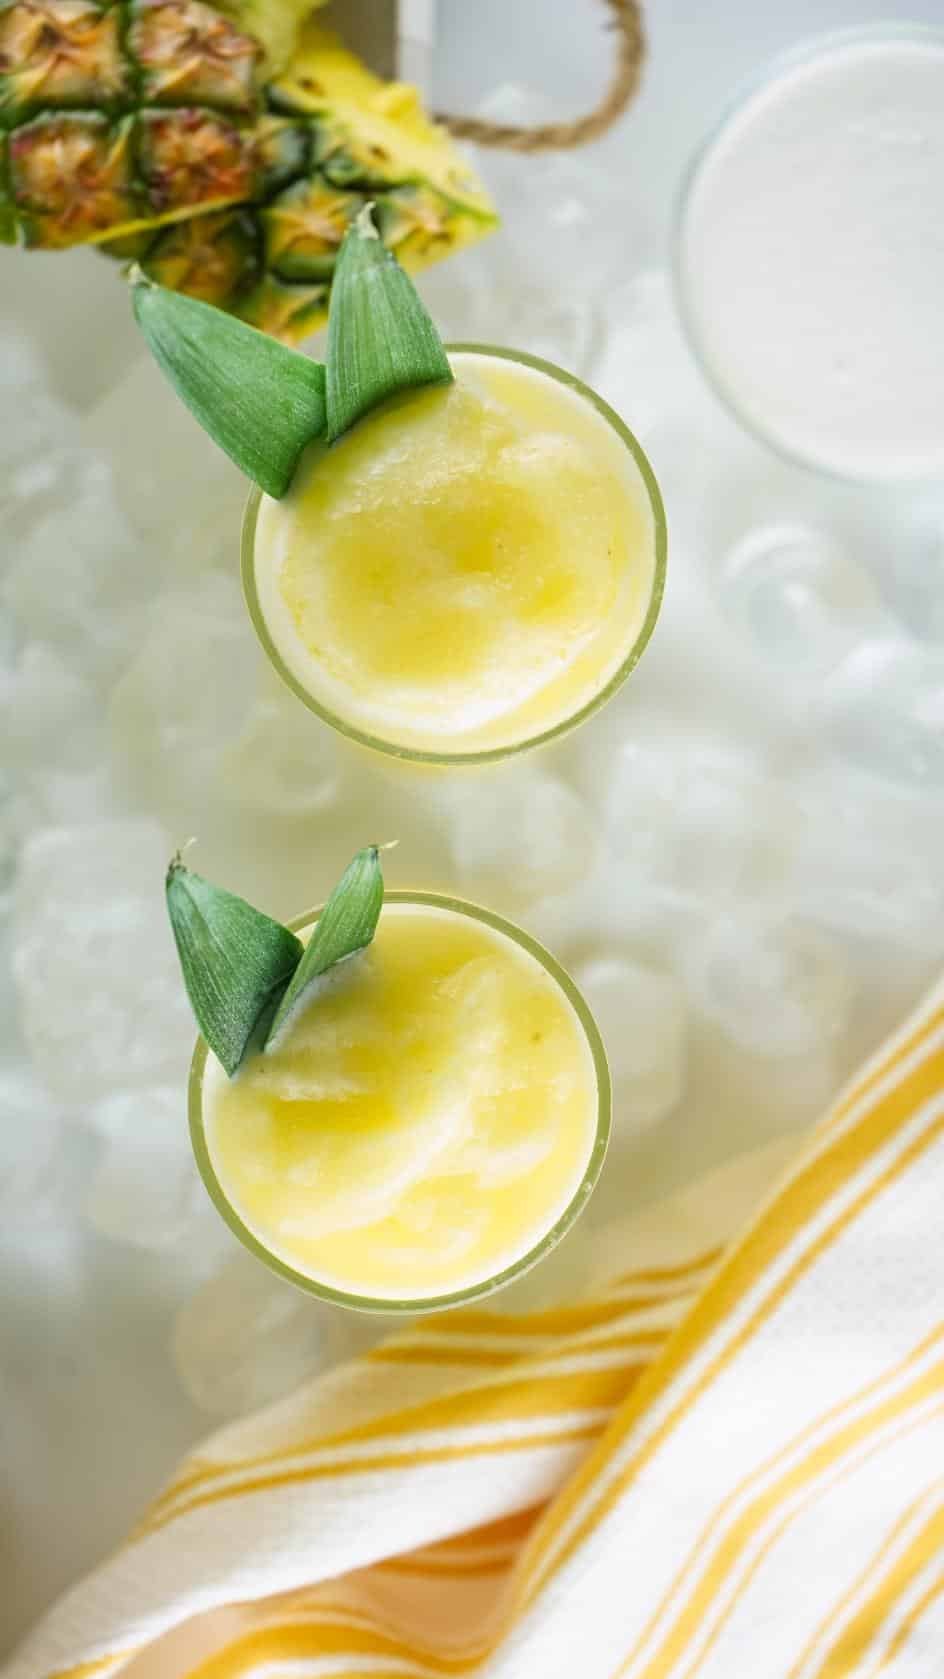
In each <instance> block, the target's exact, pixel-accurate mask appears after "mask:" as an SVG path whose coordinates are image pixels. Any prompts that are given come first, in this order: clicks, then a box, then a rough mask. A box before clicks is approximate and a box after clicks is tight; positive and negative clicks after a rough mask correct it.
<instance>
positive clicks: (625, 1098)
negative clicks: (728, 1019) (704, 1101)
mask: <svg viewBox="0 0 944 1679" xmlns="http://www.w3.org/2000/svg"><path fill="white" fill-rule="evenodd" d="M574 977H575V979H576V981H577V984H578V986H579V987H580V990H581V991H582V992H583V995H584V997H585V998H586V1000H587V1002H588V1003H589V1005H590V1009H591V1012H592V1013H593V1016H594V1019H595V1020H596V1023H597V1025H598V1027H599V1028H600V1032H601V1035H602V1037H603V1042H604V1045H605V1047H606V1053H607V1059H608V1061H609V1063H610V1072H611V1075H612V1079H613V1116H614V1130H615V1134H616V1135H618V1134H619V1133H620V1131H623V1130H627V1131H632V1130H636V1129H639V1128H641V1127H643V1126H646V1125H650V1124H654V1123H655V1122H656V1121H657V1120H659V1119H662V1118H663V1117H664V1116H665V1115H666V1114H667V1113H670V1112H671V1111H672V1109H673V1108H674V1107H676V1106H677V1104H678V1103H679V1101H680V1100H681V1097H682V1093H683V1090H684V1086H685V1058H686V1038H687V1027H688V1009H687V1006H686V1001H685V993H684V990H683V988H682V986H681V985H680V984H679V982H678V980H677V979H676V978H675V977H674V975H672V974H670V973H665V972H661V973H660V972H659V971H657V970H656V969H654V968H647V967H644V966H642V965H641V964H640V963H637V962H633V961H630V960H628V959H627V958H626V957H623V956H599V957H595V958H594V959H593V960H592V961H589V962H586V963H585V964H583V966H581V967H580V968H578V969H577V971H576V973H575V975H574Z"/></svg>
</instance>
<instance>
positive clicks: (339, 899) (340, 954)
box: [265, 845, 384, 1049]
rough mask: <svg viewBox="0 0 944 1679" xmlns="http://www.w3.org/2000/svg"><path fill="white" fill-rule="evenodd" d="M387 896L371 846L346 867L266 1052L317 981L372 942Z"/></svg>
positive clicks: (281, 1007)
mask: <svg viewBox="0 0 944 1679" xmlns="http://www.w3.org/2000/svg"><path fill="white" fill-rule="evenodd" d="M383 895H384V883H383V872H382V870H381V867H380V855H379V849H378V847H377V846H376V845H371V846H368V847H367V849H366V850H364V851H359V852H358V853H357V856H356V857H355V858H354V860H353V862H351V863H350V864H349V865H348V867H347V869H346V870H345V872H344V874H343V875H342V876H341V879H340V880H339V881H338V884H337V886H336V887H335V889H334V891H333V892H332V894H331V896H330V898H329V899H328V902H327V903H326V904H325V907H324V909H323V910H322V912H321V914H320V915H319V917H318V920H317V922H316V923H315V929H314V932H313V933H312V935H311V938H310V939H309V940H308V943H307V945H306V946H305V953H304V955H303V956H302V959H301V961H300V962H299V964H298V966H297V968H296V969H295V972H294V974H293V975H292V978H291V981H290V983H289V985H288V988H287V990H286V991H285V992H284V994H283V996H282V1000H281V1002H280V1003H279V1006H278V1009H277V1011H276V1014H275V1018H274V1019H273V1021H272V1024H271V1026H270V1027H269V1034H268V1037H267V1038H266V1042H265V1047H266V1049H269V1048H271V1046H272V1045H273V1043H274V1042H275V1040H276V1039H277V1038H278V1037H280V1036H281V1034H282V1031H283V1029H284V1027H285V1025H286V1023H287V1022H288V1020H289V1019H290V1018H291V1017H292V1016H293V1015H294V1014H295V1013H296V1011H297V1010H298V1009H299V1008H301V1007H303V1006H304V1004H305V1003H306V1002H307V1001H308V998H309V995H310V992H311V988H312V986H313V985H314V983H315V981H316V980H318V979H320V978H321V976H322V974H325V973H327V971H328V969H329V968H333V967H334V965H335V963H336V962H343V961H345V960H346V959H347V957H348V956H354V955H356V954H357V952H358V951H359V950H363V949H364V948H365V946H367V945H369V944H370V941H371V939H372V938H373V936H374V934H375V933H376V931H377V923H378V921H379V920H380V911H381V908H382V906H383Z"/></svg>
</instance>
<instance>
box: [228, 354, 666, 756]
mask: <svg viewBox="0 0 944 1679" xmlns="http://www.w3.org/2000/svg"><path fill="white" fill-rule="evenodd" d="M446 350H447V351H448V352H449V353H450V354H456V355H479V356H493V357H495V359H496V360H499V361H512V362H517V363H520V364H521V365H522V366H524V367H530V368H533V369H535V371H536V372H538V373H544V374H546V375H547V376H548V377H549V378H551V379H554V380H555V381H556V382H557V383H558V384H562V385H566V386H567V387H568V389H570V390H572V391H575V392H576V393H577V395H578V396H581V397H583V398H584V399H585V401H587V402H589V403H590V405H591V407H592V408H594V409H595V410H596V412H597V413H598V414H599V415H600V417H601V419H604V420H606V422H607V424H608V425H609V426H610V428H611V430H612V431H614V432H615V433H616V435H617V437H618V438H619V440H620V442H621V443H623V444H624V446H625V447H626V448H627V450H628V451H629V454H630V455H631V456H632V458H633V462H634V464H635V466H636V469H637V471H638V472H639V475H640V477H641V479H642V482H643V488H644V490H645V493H646V499H647V501H648V503H649V508H650V511H651V514H652V521H653V536H654V544H653V547H654V564H653V576H652V587H651V589H650V592H649V601H648V605H647V608H646V615H645V618H644V619H643V622H642V625H641V627H640V629H639V633H638V635H637V636H636V638H635V640H634V642H633V644H632V646H631V647H630V649H629V650H628V652H627V654H626V657H625V658H624V659H623V660H622V661H621V663H620V665H619V667H618V668H617V669H616V670H615V671H614V672H613V674H612V676H610V677H609V678H608V680H607V681H606V682H605V683H604V685H603V687H602V688H601V689H600V690H599V691H598V693H596V694H594V695H593V696H592V697H591V698H590V699H589V700H587V701H586V702H585V703H584V704H583V705H582V706H580V707H579V709H578V710H577V711H574V712H572V713H571V714H570V716H568V717H564V718H562V719H561V720H560V722H558V723H555V724H554V725H553V726H552V727H551V728H547V729H541V730H539V731H538V733H537V734H534V735H528V736H526V737H525V738H524V739H523V740H516V741H512V742H511V743H510V744H509V745H506V746H489V747H485V748H481V749H478V750H470V751H458V752H450V751H449V750H447V749H443V750H442V751H434V750H432V749H430V748H426V747H423V748H420V747H412V746H405V745H402V744H398V743H397V742H396V741H392V740H385V739H384V738H383V737H382V736H380V735H375V734H372V733H371V731H370V730H369V729H364V728H361V727H359V726H358V725H357V724H354V723H350V722H348V721H346V720H345V719H344V718H343V717H341V716H340V715H339V714H338V713H337V712H335V711H332V709H331V707H330V706H328V705H325V704H324V703H323V702H322V701H321V700H319V699H316V698H315V696H314V695H313V694H312V693H310V691H309V690H308V689H307V688H306V687H305V684H304V683H303V682H302V681H300V679H299V678H298V677H297V676H296V675H295V674H294V672H293V671H291V670H290V669H289V667H288V665H287V664H286V662H285V660H284V659H283V657H282V655H281V653H280V652H279V650H278V648H277V647H276V645H275V642H274V641H273V639H272V636H271V635H270V633H269V627H268V625H267V623H266V621H265V615H264V613H263V611H262V607H261V604H260V602H259V595H258V590H257V588H256V574H255V535H256V523H257V520H258V516H259V508H260V506H261V505H262V497H263V491H262V490H261V489H260V488H259V487H258V485H253V487H252V489H251V490H250V492H249V497H248V500H247V502H246V506H245V510H244V513H243V522H242V533H241V539H240V569H241V573H242V587H243V596H244V598H245V602H246V606H247V609H248V611H249V616H250V618H251V620H252V625H253V629H254V630H255V632H256V635H257V636H258V638H259V641H260V643H261V644H262V648H263V650H264V652H265V654H266V657H267V658H268V660H269V662H270V664H271V665H272V666H273V668H274V670H275V671H276V674H277V675H278V676H279V677H280V678H281V680H282V681H283V682H284V683H285V684H286V686H287V687H288V688H290V689H291V691H292V693H293V694H294V695H295V696H296V698H297V699H300V700H301V701H302V703H303V705H306V706H307V707H308V710H309V711H313V712H314V713H315V715H316V716H317V717H320V718H321V720H322V722H323V723H327V724H328V725H329V726H330V727H331V728H332V729H335V730H336V731H337V732H338V734H341V735H344V736H345V737H346V738H347V739H348V740H353V741H355V742H356V743H357V744H358V745H359V746H366V747H369V748H370V749H371V750H372V751H374V752H383V753H385V754H386V755H387V756H388V757H393V758H400V759H403V760H405V761H406V762H408V763H414V764H440V765H450V766H451V765H462V764H488V763H497V762H498V761H499V760H501V759H504V758H510V757H513V756H514V755H515V754H516V753H519V752H529V751H531V750H532V748H534V747H538V746H545V745H547V744H548V743H549V742H550V741H552V740H558V739H559V738H560V737H561V736H562V735H564V734H568V733H569V732H570V730H571V729H576V728H578V727H579V726H580V724H581V723H584V722H586V721H587V719H588V718H589V717H592V716H593V714H594V713H595V712H597V711H599V710H600V709H601V707H602V706H604V705H606V703H607V701H608V700H611V699H612V698H613V696H614V694H615V693H617V691H618V690H619V689H620V688H621V687H622V685H623V683H624V682H625V681H626V678H627V677H628V676H629V675H630V673H631V671H633V670H634V669H635V667H636V665H637V664H638V663H639V660H640V659H641V658H642V655H643V653H644V652H645V650H646V647H647V645H648V642H649V640H650V637H651V635H652V632H653V630H654V629H655V626H656V620H657V619H658V616H659V611H660V608H661V606H662V597H663V594H664V593H665V576H666V565H667V554H668V529H667V524H666V516H665V506H664V503H663V500H662V493H661V491H660V489H659V485H658V482H657V480H656V476H655V473H654V472H653V470H652V467H651V465H650V462H649V459H648V456H647V455H646V452H645V450H644V449H643V447H642V444H641V443H640V442H639V439H638V438H637V437H636V436H635V435H634V433H633V432H631V431H630V429H629V427H628V426H627V425H626V423H625V421H624V420H622V419H621V418H620V416H619V414H617V412H616V410H615V409H614V408H612V407H611V406H610V404H609V403H608V402H606V401H605V400H604V398H603V397H601V396H599V395H598V393H597V392H596V391H595V390H593V388H592V387H591V386H590V385H587V384H585V383H584V381H583V380H582V379H578V377H577V375H576V374H575V373H568V372H567V370H566V368H562V367H558V366H557V365H556V364H555V363H554V362H550V361H545V360H543V359H542V358H541V357H540V356H532V355H528V354H527V353H526V352H525V351H524V350H513V349H507V348H505V347H504V346H503V345H498V344H469V343H456V344H447V345H446Z"/></svg>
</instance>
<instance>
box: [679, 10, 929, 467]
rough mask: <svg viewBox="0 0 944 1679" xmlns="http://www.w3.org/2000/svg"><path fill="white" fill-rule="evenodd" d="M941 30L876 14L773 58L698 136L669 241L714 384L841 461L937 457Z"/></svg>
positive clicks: (815, 454)
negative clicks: (890, 21) (859, 25)
mask: <svg viewBox="0 0 944 1679" xmlns="http://www.w3.org/2000/svg"><path fill="white" fill-rule="evenodd" d="M942 208H944V36H942V35H938V34H936V33H935V32H933V31H922V30H920V29H918V28H917V27H916V28H914V29H907V28H906V29H902V30H900V31H896V30H894V29H893V28H891V27H889V28H887V29H881V30H876V31H863V32H862V33H861V34H858V35H849V36H846V37H843V36H837V37H834V38H833V39H832V40H831V41H830V40H826V41H824V42H823V43H820V44H817V43H814V44H813V46H812V47H811V48H810V49H809V50H807V51H805V52H804V53H802V54H796V55H793V56H792V57H791V58H790V59H788V60H785V61H784V62H783V65H782V66H781V68H780V69H779V71H777V72H776V73H775V74H773V75H772V76H770V77H769V78H768V79H767V80H766V81H765V82H764V83H763V85H761V86H758V87H756V88H755V89H754V91H753V92H751V93H750V94H749V95H748V96H747V97H746V98H745V99H744V100H743V102H742V103H740V104H739V105H738V107H737V108H736V110H735V111H734V112H733V113H732V114H731V115H730V116H729V117H728V119H727V120H726V121H725V122H724V123H723V125H722V126H721V128H720V129H719V130H718V132H717V134H716V135H715V136H714V137H713V138H712V139H711V140H710V141H709V143H708V145H707V147H706V148H705V151H704V153H703V155H702V157H701V158H700V160H699V162H698V164H697V166H696V169H695V171H694V174H693V176H692V179H691V183H690V185H689V189H688V193H687V196H686V200H685V204H684V207H683V213H682V219H681V226H680V231H679V242H678V253H677V255H678V281H679V290H680V298H681V304H682V311H683V315H684V317H685V320H686V323H687V326H688V329H689V331H690V333H691V336H692V339H693V341H694V344H695V346H696V348H697V350H698V352H699V354H700V356H701V357H702V359H703V361H704V363H705V366H706V368H707V371H708V372H709V374H710V376H711V377H712V379H713V380H714V382H715V383H716V385H717V387H718V389H719V391H720V392H721V394H722V395H723V396H724V397H725V398H726V400H727V401H728V402H729V403H730V405H731V406H732V407H733V408H734V409H735V410H736V411H737V413H738V414H739V415H740V416H741V418H742V419H743V420H745V421H746V422H747V423H748V424H749V425H751V426H752V427H754V428H755V429H756V430H758V431H759V432H761V433H763V434H764V435H765V436H766V437H767V439H768V440H769V441H771V442H773V443H775V444H776V445H778V446H779V447H780V448H782V449H784V450H786V451H787V452H788V453H790V454H792V455H794V456H797V457H798V458H800V459H802V460H804V461H806V462H809V463H811V464H816V465H818V466H820V467H823V468H826V469H827V470H829V471H831V472H835V473H838V474H840V475H843V476H847V477H852V478H862V479H885V480H907V479H912V480H913V479H920V478H928V477H934V476H937V475H939V474H940V473H942V472H944V218H942Z"/></svg>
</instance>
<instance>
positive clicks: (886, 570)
mask: <svg viewBox="0 0 944 1679" xmlns="http://www.w3.org/2000/svg"><path fill="white" fill-rule="evenodd" d="M879 575H880V581H881V584H882V589H883V593H884V595H885V598H886V600H887V601H888V604H889V606H890V607H891V609H892V611H893V612H894V613H895V614H896V615H897V617H898V618H899V619H900V621H901V622H902V623H903V624H904V625H906V626H907V628H908V630H910V632H911V634H912V635H914V636H917V637H918V639H919V640H921V641H935V642H941V641H944V498H942V497H941V496H940V494H937V495H936V496H931V497H927V496H925V497H922V498H921V499H920V500H919V502H918V503H917V505H915V506H913V507H912V508H911V509H910V510H909V512H908V514H907V516H905V517H904V518H902V519H901V520H900V522H898V523H896V526H895V527H894V528H893V529H892V530H890V531H889V532H888V534H887V537H886V540H885V541H884V542H883V544H882V553H881V563H880V567H879Z"/></svg>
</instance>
